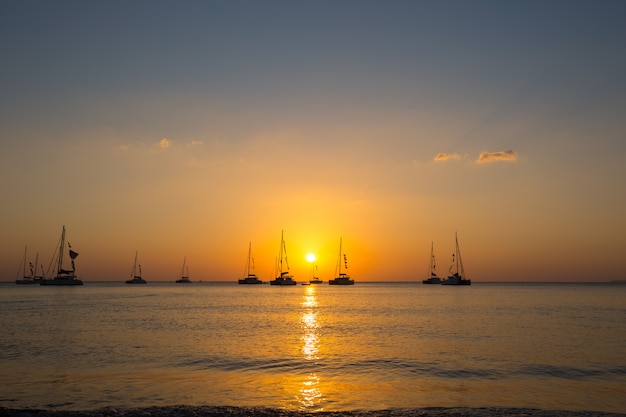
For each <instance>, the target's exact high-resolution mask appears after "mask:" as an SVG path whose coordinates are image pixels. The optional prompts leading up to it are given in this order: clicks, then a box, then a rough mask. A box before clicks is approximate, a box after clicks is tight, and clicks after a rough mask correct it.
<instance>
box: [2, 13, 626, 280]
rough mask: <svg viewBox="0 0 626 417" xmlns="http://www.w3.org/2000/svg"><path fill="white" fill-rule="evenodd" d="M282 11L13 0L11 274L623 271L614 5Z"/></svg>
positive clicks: (407, 275)
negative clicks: (282, 251)
mask: <svg viewBox="0 0 626 417" xmlns="http://www.w3.org/2000/svg"><path fill="white" fill-rule="evenodd" d="M557 3H558V2H557ZM271 5H272V6H271V7H265V8H262V7H258V6H256V5H254V4H249V5H247V7H235V6H231V5H229V4H228V3H226V4H222V3H211V2H207V3H200V4H196V3H193V4H189V5H188V6H189V7H188V8H178V7H175V6H173V5H167V3H166V4H155V5H153V6H152V7H149V8H147V9H145V10H144V9H141V7H139V6H136V5H126V6H128V7H124V10H121V9H119V8H120V4H116V3H113V4H81V5H74V6H73V7H72V8H71V9H68V7H66V6H67V5H66V4H65V3H63V2H61V3H55V4H37V5H36V6H34V7H26V6H23V5H21V4H20V3H16V4H13V5H12V6H11V7H7V10H5V12H3V15H4V18H3V22H4V23H5V24H4V27H5V29H3V31H4V32H5V33H6V34H7V36H4V37H2V38H1V39H0V43H1V45H2V47H3V50H4V51H5V54H4V55H5V57H6V58H7V59H6V62H7V63H6V64H5V65H3V67H2V68H0V83H1V84H2V91H3V92H4V93H3V94H2V95H1V97H0V106H1V109H2V112H0V113H1V114H2V115H1V116H0V117H1V123H0V137H2V148H3V149H2V153H1V154H0V174H1V176H2V178H3V180H2V182H1V183H0V192H1V194H2V196H3V202H2V206H1V210H2V211H1V216H0V225H1V227H2V234H1V236H0V279H1V280H2V281H12V280H14V279H15V278H16V273H18V269H19V264H20V262H21V260H22V257H23V251H24V245H28V247H29V258H30V260H31V261H34V257H35V253H37V252H39V259H40V260H43V262H44V264H45V266H46V267H47V266H48V264H49V263H50V258H51V257H52V252H53V250H54V248H55V245H56V243H57V241H58V238H59V236H60V232H61V227H62V225H64V224H65V225H66V227H67V237H68V240H69V241H70V242H71V243H72V246H73V248H74V249H75V250H76V251H78V252H79V253H80V256H79V257H78V259H77V267H78V271H77V272H78V275H79V277H80V278H82V279H83V280H84V281H85V282H89V281H99V280H112V281H123V280H125V279H126V278H127V277H128V275H129V273H130V269H131V267H132V262H133V258H134V254H135V251H138V252H139V258H140V262H141V264H142V267H143V271H144V278H146V279H147V280H148V281H152V280H154V281H156V280H164V281H173V280H174V279H176V278H177V277H178V274H179V272H180V268H181V265H182V260H183V258H184V257H185V256H186V257H187V263H188V265H189V269H190V274H191V278H192V280H219V281H223V280H233V281H234V280H236V279H238V278H239V277H240V276H241V274H242V273H243V268H244V265H245V260H246V255H247V248H248V242H250V241H252V244H253V252H254V257H255V260H256V267H257V268H256V272H257V273H258V274H259V275H260V276H261V277H262V278H263V279H270V278H272V277H270V274H271V271H272V266H273V263H274V259H275V257H276V254H277V252H278V246H279V240H280V233H281V230H284V231H285V240H286V244H287V250H288V256H289V260H290V266H291V269H292V272H293V273H294V275H295V278H296V280H301V281H302V280H305V279H308V275H309V268H310V265H309V263H308V262H306V260H305V256H306V254H307V253H309V252H312V253H315V254H317V256H318V261H317V264H318V267H319V271H320V277H321V278H322V279H324V280H327V279H329V278H331V277H332V275H333V271H334V268H335V263H336V259H337V252H338V244H339V238H340V237H341V236H343V242H344V244H343V246H344V252H345V253H346V254H347V256H348V260H349V272H350V273H351V274H352V276H353V278H355V279H356V280H357V282H358V281H421V280H422V279H423V278H425V276H426V274H427V271H428V259H429V253H430V245H431V241H433V242H434V247H435V255H436V258H437V260H438V268H439V272H440V274H442V273H445V272H447V269H448V266H449V262H450V258H451V256H450V255H451V253H452V251H453V249H454V234H455V232H458V235H459V241H460V245H461V251H462V255H463V261H464V264H465V270H466V272H467V274H468V278H470V279H472V280H473V281H474V282H481V281H609V280H613V279H626V276H625V275H624V272H623V267H622V265H621V260H622V258H623V252H624V250H625V249H626V245H625V244H624V242H626V220H624V214H623V213H625V212H626V187H625V186H624V178H626V168H625V167H626V164H624V162H623V156H624V155H625V153H626V152H625V151H626V149H625V146H626V141H624V137H626V135H625V134H626V124H625V123H626V122H625V120H626V117H624V116H626V115H625V114H624V108H626V107H624V105H623V104H624V103H623V97H624V94H625V93H626V82H625V81H624V77H623V74H624V72H626V57H625V54H624V49H623V39H625V38H626V32H625V29H624V27H623V24H622V19H620V18H619V17H620V16H622V17H623V16H624V6H623V4H621V3H620V2H616V3H609V4H604V5H603V6H602V7H599V6H597V5H595V4H592V3H583V5H582V7H581V8H578V9H575V10H574V9H572V10H570V9H567V8H563V7H557V5H556V4H548V5H542V6H541V10H537V8H538V7H539V5H537V4H524V3H520V4H508V5H499V6H498V7H493V6H494V5H493V4H491V3H489V2H486V3H482V2H480V3H479V4H476V5H472V7H466V6H465V5H463V3H460V4H457V7H456V8H452V9H450V8H446V7H442V6H440V5H438V3H426V2H398V3H394V5H392V6H389V5H385V6H383V5H382V4H380V3H377V2H373V3H369V2H366V5H363V6H362V7H361V6H359V7H358V8H357V7H355V6H354V4H352V3H349V2H347V3H345V4H341V5H334V6H333V7H332V10H331V9H328V8H329V7H330V6H328V5H326V4H324V3H321V4H317V3H306V4H293V3H290V2H271ZM66 9H67V10H66ZM183 9H185V10H183ZM539 11H540V12H541V13H539ZM94 16H98V19H97V20H94ZM581 22H582V23H584V24H581ZM110 27H115V28H117V29H116V30H115V31H110V30H109V28H110Z"/></svg>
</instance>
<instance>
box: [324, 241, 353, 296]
mask: <svg viewBox="0 0 626 417" xmlns="http://www.w3.org/2000/svg"><path fill="white" fill-rule="evenodd" d="M341 242H342V238H339V257H338V258H337V267H336V268H335V272H336V273H337V277H336V278H335V279H331V280H328V284H329V285H354V280H353V279H351V278H350V275H348V274H346V273H344V272H341V266H342V265H343V266H344V267H345V269H348V258H347V257H346V254H345V253H344V254H342V253H341Z"/></svg>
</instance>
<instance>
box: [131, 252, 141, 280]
mask: <svg viewBox="0 0 626 417" xmlns="http://www.w3.org/2000/svg"><path fill="white" fill-rule="evenodd" d="M135 272H137V251H135V262H133V272H132V273H131V274H130V277H131V278H135V276H136V275H137V274H136V273H135ZM139 275H141V273H140V274H139Z"/></svg>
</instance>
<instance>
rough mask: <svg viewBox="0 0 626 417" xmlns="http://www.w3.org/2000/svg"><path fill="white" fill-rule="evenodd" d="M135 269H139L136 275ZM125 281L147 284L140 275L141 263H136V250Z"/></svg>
mask: <svg viewBox="0 0 626 417" xmlns="http://www.w3.org/2000/svg"><path fill="white" fill-rule="evenodd" d="M137 267H139V268H137ZM137 271H139V275H137ZM126 283H127V284H147V282H146V280H145V279H143V278H142V277H141V265H137V252H135V262H134V263H133V269H132V270H131V271H130V279H127V280H126Z"/></svg>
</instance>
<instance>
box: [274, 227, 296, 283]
mask: <svg viewBox="0 0 626 417" xmlns="http://www.w3.org/2000/svg"><path fill="white" fill-rule="evenodd" d="M283 236H284V234H283V232H282V231H281V233H280V249H279V253H278V265H276V270H277V272H279V273H280V275H279V276H277V277H276V278H275V279H273V280H271V281H270V285H296V281H294V279H293V276H291V275H290V274H289V262H288V261H287V248H286V247H285V239H284V237H283ZM283 258H284V259H285V265H286V266H287V270H286V271H283Z"/></svg>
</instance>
